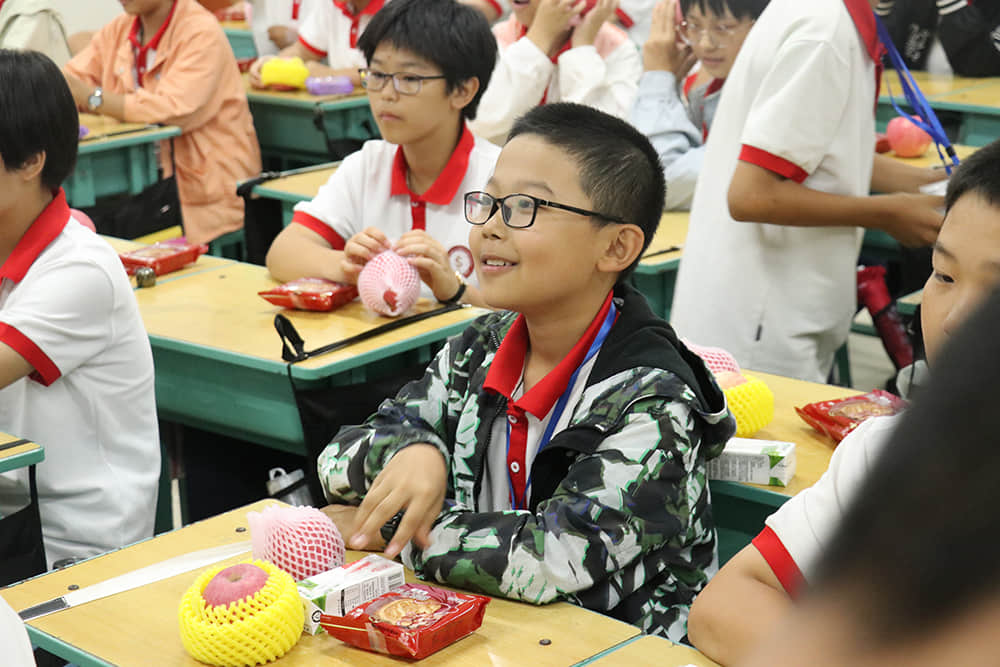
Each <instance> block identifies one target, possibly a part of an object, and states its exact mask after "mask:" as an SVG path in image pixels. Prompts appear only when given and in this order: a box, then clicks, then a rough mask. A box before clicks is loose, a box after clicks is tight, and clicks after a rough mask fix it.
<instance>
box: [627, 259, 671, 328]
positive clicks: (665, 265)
mask: <svg viewBox="0 0 1000 667" xmlns="http://www.w3.org/2000/svg"><path fill="white" fill-rule="evenodd" d="M680 265H681V260H680V257H674V258H672V259H667V260H664V261H661V262H658V261H655V260H647V261H644V262H643V261H640V262H639V264H638V265H637V266H636V267H635V272H634V273H633V274H632V278H631V280H632V284H633V285H634V286H635V288H636V289H637V290H639V291H640V292H641V293H642V294H643V296H645V297H646V301H648V302H649V307H650V308H652V309H653V312H654V313H656V314H657V315H659V316H660V317H662V318H663V319H665V320H667V321H668V322H669V321H670V306H671V304H672V303H673V300H674V285H675V284H676V283H677V270H678V268H679V267H680Z"/></svg>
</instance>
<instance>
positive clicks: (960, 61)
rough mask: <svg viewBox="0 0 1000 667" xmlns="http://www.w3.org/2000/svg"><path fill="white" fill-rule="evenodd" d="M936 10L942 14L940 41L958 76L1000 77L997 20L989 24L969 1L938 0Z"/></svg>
mask: <svg viewBox="0 0 1000 667" xmlns="http://www.w3.org/2000/svg"><path fill="white" fill-rule="evenodd" d="M937 6H938V12H939V13H940V14H941V22H940V23H939V24H938V37H939V38H940V40H941V46H943V47H944V51H945V54H946V55H947V56H948V62H949V64H951V68H952V69H953V70H954V71H955V74H958V75H960V76H1000V25H997V22H996V20H994V21H993V22H992V23H991V22H988V21H987V20H986V17H985V16H983V12H982V10H981V9H980V8H979V7H978V6H976V5H975V4H973V3H972V2H969V0H937ZM987 6H989V5H987ZM993 6H994V7H996V4H995V3H994V4H993ZM994 14H996V12H995V11H994Z"/></svg>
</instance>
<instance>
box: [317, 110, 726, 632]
mask: <svg viewBox="0 0 1000 667" xmlns="http://www.w3.org/2000/svg"><path fill="white" fill-rule="evenodd" d="M480 187H482V186H480ZM663 194H664V183H663V172H662V169H661V168H660V166H659V161H658V159H657V157H656V152H655V151H654V150H653V148H652V146H650V144H649V141H648V140H647V139H646V138H645V137H644V136H643V135H642V134H641V133H640V132H638V131H637V130H636V129H635V128H633V127H632V126H631V125H629V124H628V123H625V122H624V121H622V120H619V119H617V118H613V117H611V116H609V115H608V114H605V113H602V112H599V111H597V110H595V109H592V108H589V107H586V106H582V105H578V104H566V103H557V104H551V105H544V106H540V107H536V108H535V109H532V110H531V111H530V112H528V113H527V114H525V115H524V116H523V117H521V118H520V119H518V121H517V122H516V123H515V125H514V128H513V129H512V130H511V138H510V139H509V140H508V142H507V144H506V146H505V147H504V149H503V151H502V152H501V154H500V158H499V159H498V161H497V164H496V169H495V170H494V172H493V175H492V177H490V178H489V180H488V181H487V182H485V188H484V190H479V189H478V188H477V190H475V191H472V192H469V193H467V194H466V195H465V215H466V219H467V220H468V221H469V222H470V223H471V224H472V225H473V227H471V228H470V229H469V245H470V246H471V248H472V250H473V253H474V257H475V262H476V272H477V273H478V275H479V284H480V290H481V294H482V296H483V298H484V300H485V301H486V303H487V304H489V305H490V306H492V307H494V308H497V309H499V310H500V311H502V312H495V313H491V314H488V315H485V316H483V317H481V318H480V319H478V320H476V321H475V322H474V323H473V324H472V325H471V326H469V327H468V328H467V329H466V330H465V331H464V332H463V333H462V334H460V335H458V336H456V337H454V338H452V339H451V340H449V341H448V342H447V343H446V344H445V347H444V348H443V349H442V351H441V352H440V353H439V354H438V356H437V357H436V358H435V359H434V360H433V361H432V362H431V364H430V366H429V367H428V368H427V371H426V372H425V374H424V376H423V378H422V379H420V380H418V381H416V382H412V383H410V384H409V385H407V386H405V387H403V389H402V390H401V391H400V392H399V393H398V394H397V395H396V397H395V398H393V399H390V400H387V401H385V402H383V403H382V405H381V407H380V408H379V410H378V412H377V413H376V414H374V415H373V416H371V417H369V419H368V420H367V421H366V422H365V423H364V424H362V425H360V426H349V427H345V428H343V429H341V431H340V432H339V433H338V434H337V435H336V436H335V437H334V438H333V441H332V442H331V444H330V445H329V446H328V447H327V448H326V450H325V451H324V452H323V454H322V455H321V456H320V458H319V473H320V479H321V481H322V482H323V485H324V488H325V489H326V491H327V496H328V498H329V499H330V500H332V501H334V502H338V503H351V504H353V503H359V502H360V503H361V504H360V507H359V508H357V509H356V510H354V511H351V510H350V509H349V510H345V509H344V508H343V507H338V508H336V509H332V508H331V509H330V512H331V513H335V514H336V515H337V518H336V519H335V520H337V521H339V523H338V526H339V527H340V528H341V532H342V533H343V534H344V535H345V537H346V538H347V539H348V544H349V545H350V546H351V547H352V548H355V549H377V548H381V547H382V546H383V540H385V541H386V542H388V546H387V547H386V548H385V551H386V553H387V554H388V555H389V556H390V557H392V556H395V555H396V554H399V553H402V556H403V562H404V563H406V565H407V566H409V567H411V568H413V569H414V570H415V571H416V572H417V574H418V576H420V577H422V578H424V579H429V580H435V581H440V582H442V583H446V584H449V585H452V586H458V587H463V588H470V589H473V590H477V591H482V592H485V593H488V594H490V595H496V596H503V597H508V598H513V599H517V600H522V601H525V602H530V603H533V604H544V603H548V602H552V601H556V600H568V601H570V602H574V603H576V604H579V605H581V606H583V607H586V608H588V609H592V610H595V611H599V612H602V613H605V614H608V615H610V616H613V617H615V618H618V619H621V620H623V621H626V622H628V623H632V624H634V625H636V626H638V627H640V628H642V629H643V630H644V631H646V632H650V633H657V634H661V635H665V636H667V637H669V638H670V639H673V640H675V641H676V640H680V639H682V638H683V637H684V635H685V633H686V628H687V614H688V608H689V605H690V604H691V600H692V599H693V598H694V596H695V594H696V593H697V592H698V591H699V590H701V588H702V586H704V584H705V582H706V581H707V578H708V577H709V576H710V575H711V574H712V572H713V570H714V568H715V566H716V562H717V554H716V541H715V529H714V524H713V522H712V513H711V508H710V506H709V495H708V486H707V480H706V476H705V463H706V461H707V460H708V459H710V458H713V457H715V456H718V454H719V453H720V452H721V451H722V447H723V446H724V444H725V442H726V441H727V440H728V439H729V438H730V437H731V436H732V434H733V430H734V422H733V419H732V417H731V416H730V415H729V412H728V410H727V409H726V402H725V398H724V397H723V395H722V392H721V390H720V389H719V388H718V386H717V385H716V384H715V381H714V380H713V378H712V374H711V373H710V372H708V370H707V369H706V368H705V365H704V364H703V363H702V361H701V360H700V359H699V358H698V357H697V356H696V355H694V354H693V353H692V352H690V351H689V350H687V348H685V347H684V345H683V344H681V343H680V342H679V341H678V340H677V337H676V336H675V335H674V332H673V331H672V330H671V328H670V326H669V325H667V323H666V322H664V321H663V320H661V319H660V318H658V317H657V316H655V315H654V314H653V313H652V311H651V310H650V309H649V306H648V305H647V304H646V301H645V299H644V298H643V297H642V295H641V294H639V293H638V292H637V291H636V290H635V289H634V288H632V287H630V286H629V284H628V281H627V277H628V275H629V274H630V273H631V271H632V270H633V268H634V267H635V265H636V264H637V263H638V261H639V257H640V255H641V254H642V252H643V250H645V248H646V247H647V246H648V244H649V242H650V240H651V239H652V238H653V235H654V233H655V231H656V227H657V225H658V224H659V218H660V211H661V210H662V208H663ZM351 509H353V508H351ZM411 539H412V540H413V542H412V543H411Z"/></svg>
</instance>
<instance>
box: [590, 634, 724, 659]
mask: <svg viewBox="0 0 1000 667" xmlns="http://www.w3.org/2000/svg"><path fill="white" fill-rule="evenodd" d="M581 664H584V665H598V667H606V666H608V667H610V665H657V666H658V667H682V666H684V665H695V666H696V667H719V664H718V663H716V662H713V661H711V660H709V659H708V658H706V657H705V656H704V655H702V654H701V653H699V652H698V651H697V650H695V649H693V648H691V647H690V646H682V645H680V644H674V643H673V642H671V641H669V640H667V639H663V638H662V637H651V636H649V635H646V636H643V637H639V638H637V639H630V640H628V641H626V642H623V643H621V644H619V645H618V646H616V647H615V648H613V649H612V650H610V651H607V652H605V653H603V654H601V655H600V656H597V657H596V658H594V659H592V660H588V661H587V662H584V663H581Z"/></svg>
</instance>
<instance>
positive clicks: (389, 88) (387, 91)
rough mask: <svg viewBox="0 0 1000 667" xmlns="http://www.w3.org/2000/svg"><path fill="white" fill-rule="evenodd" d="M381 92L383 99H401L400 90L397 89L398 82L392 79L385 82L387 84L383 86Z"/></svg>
mask: <svg viewBox="0 0 1000 667" xmlns="http://www.w3.org/2000/svg"><path fill="white" fill-rule="evenodd" d="M379 93H381V95H382V99H384V100H390V101H395V100H397V99H399V91H398V90H396V82H395V81H393V80H392V79H389V80H388V81H386V82H385V86H383V87H382V90H380V91H379Z"/></svg>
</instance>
